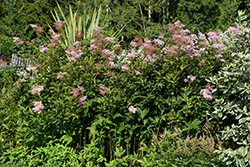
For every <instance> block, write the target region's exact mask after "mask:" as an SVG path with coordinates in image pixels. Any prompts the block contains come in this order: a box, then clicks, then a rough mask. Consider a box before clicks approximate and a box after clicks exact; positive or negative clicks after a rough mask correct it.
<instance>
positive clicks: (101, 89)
mask: <svg viewBox="0 0 250 167" xmlns="http://www.w3.org/2000/svg"><path fill="white" fill-rule="evenodd" d="M99 86H100V94H101V95H104V94H107V93H109V91H110V89H109V88H108V87H106V86H105V85H103V84H99Z"/></svg>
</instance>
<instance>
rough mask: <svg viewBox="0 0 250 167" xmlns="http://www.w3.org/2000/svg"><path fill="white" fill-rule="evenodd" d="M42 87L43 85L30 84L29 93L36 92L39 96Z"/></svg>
mask: <svg viewBox="0 0 250 167" xmlns="http://www.w3.org/2000/svg"><path fill="white" fill-rule="evenodd" d="M43 89H44V86H32V88H31V93H32V94H33V95H35V94H38V95H39V96H40V92H41V91H42V90H43Z"/></svg>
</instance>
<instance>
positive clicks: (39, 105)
mask: <svg viewBox="0 0 250 167" xmlns="http://www.w3.org/2000/svg"><path fill="white" fill-rule="evenodd" d="M34 106H35V107H34V108H33V109H32V110H33V111H34V112H37V113H38V114H40V113H41V112H42V110H43V109H44V106H43V104H42V101H39V102H38V101H35V102H34Z"/></svg>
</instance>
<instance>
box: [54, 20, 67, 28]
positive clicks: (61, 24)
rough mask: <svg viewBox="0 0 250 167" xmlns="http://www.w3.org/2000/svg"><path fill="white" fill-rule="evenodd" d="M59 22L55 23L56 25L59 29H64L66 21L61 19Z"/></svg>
mask: <svg viewBox="0 0 250 167" xmlns="http://www.w3.org/2000/svg"><path fill="white" fill-rule="evenodd" d="M57 22H58V23H54V26H55V28H56V29H57V30H62V27H63V24H65V23H66V21H61V20H57Z"/></svg>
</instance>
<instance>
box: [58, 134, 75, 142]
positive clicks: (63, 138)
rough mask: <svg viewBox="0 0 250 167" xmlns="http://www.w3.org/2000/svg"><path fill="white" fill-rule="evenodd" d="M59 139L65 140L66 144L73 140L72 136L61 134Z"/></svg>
mask: <svg viewBox="0 0 250 167" xmlns="http://www.w3.org/2000/svg"><path fill="white" fill-rule="evenodd" d="M60 141H64V142H67V144H69V143H71V142H72V141H73V138H72V137H71V136H69V135H63V136H62V137H61V138H60Z"/></svg>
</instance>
